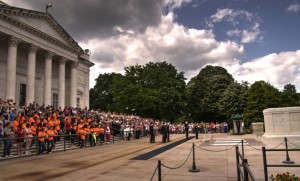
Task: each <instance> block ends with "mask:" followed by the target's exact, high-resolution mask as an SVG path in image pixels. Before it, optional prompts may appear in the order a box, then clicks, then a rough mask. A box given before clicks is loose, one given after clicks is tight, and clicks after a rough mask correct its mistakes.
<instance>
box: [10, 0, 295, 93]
mask: <svg viewBox="0 0 300 181" xmlns="http://www.w3.org/2000/svg"><path fill="white" fill-rule="evenodd" d="M5 2H6V1H5ZM48 2H50V3H51V4H53V7H51V9H49V12H50V13H51V14H52V15H53V17H54V18H55V19H57V21H58V22H59V23H60V24H61V25H62V26H63V27H64V28H65V29H66V30H67V31H68V32H69V33H70V34H71V35H72V36H73V37H74V39H75V40H77V41H79V44H80V46H82V47H83V48H84V49H85V48H88V49H90V50H91V52H92V55H91V58H90V59H91V61H92V62H94V63H95V66H93V67H92V68H91V69H90V70H91V74H90V86H91V87H93V86H94V84H95V79H96V78H97V77H98V75H99V74H102V73H105V72H107V73H109V72H117V73H124V67H126V66H131V65H135V64H146V63H148V62H149V61H153V62H157V61H167V62H170V63H172V64H173V65H174V66H176V68H177V69H178V70H179V71H183V72H185V77H186V78H188V79H190V78H192V77H193V76H196V75H197V74H198V73H199V71H200V70H201V69H202V68H203V67H205V66H206V65H208V64H212V65H219V66H223V67H225V68H226V69H227V70H228V71H229V72H230V73H231V74H232V75H233V76H234V78H235V79H237V80H239V81H242V80H245V81H248V82H250V83H253V82H254V81H257V80H265V81H268V82H270V83H271V84H272V85H274V86H276V87H279V88H280V87H283V86H284V85H285V84H287V83H292V84H295V85H300V63H299V60H300V50H297V51H295V52H281V53H279V54H270V55H267V56H263V57H260V58H256V59H254V60H250V61H248V62H247V63H241V61H240V59H241V57H243V55H244V52H245V50H244V45H243V43H251V42H256V41H261V40H262V38H263V36H262V33H261V30H260V25H261V21H260V19H259V17H258V16H256V15H254V14H252V13H250V12H248V11H245V10H235V9H229V8H226V9H219V10H217V11H216V13H215V14H214V15H212V16H210V17H209V18H208V19H207V26H208V27H209V28H208V29H192V28H187V27H185V26H183V25H180V24H178V23H176V22H175V15H174V13H173V12H172V11H169V13H166V14H162V10H163V8H164V7H165V6H169V8H170V10H173V9H175V8H179V7H181V6H182V5H184V4H185V3H190V2H192V1H191V0H151V1H148V0H147V1H140V0H126V1H124V2H123V1H119V0H109V1H106V0H97V1H83V0H78V1H76V3H74V1H71V0H64V1H59V5H58V4H57V3H58V1H55V0H49V1H48ZM95 2H98V3H95ZM7 3H8V4H10V5H15V6H19V7H23V8H28V9H35V10H39V11H44V10H45V4H44V2H43V3H41V2H40V0H31V1H18V0H16V1H13V0H12V1H7ZM120 3H121V5H120ZM122 3H123V4H122ZM65 7H68V8H65ZM295 7H296V6H291V8H288V9H290V11H294V12H296V10H297V8H295ZM83 10H84V11H83ZM297 11H298V10H297ZM220 23H227V24H229V25H231V26H232V27H231V28H230V29H229V30H228V31H227V32H226V34H227V36H228V37H231V38H235V39H238V40H239V41H232V40H230V39H229V40H224V41H220V40H217V39H216V37H215V34H214V28H215V26H216V25H217V24H220ZM241 27H243V28H241ZM297 89H298V90H300V87H297Z"/></svg>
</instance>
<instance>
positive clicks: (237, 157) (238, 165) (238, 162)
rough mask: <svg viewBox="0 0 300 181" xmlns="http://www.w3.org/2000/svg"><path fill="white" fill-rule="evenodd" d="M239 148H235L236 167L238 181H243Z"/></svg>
mask: <svg viewBox="0 0 300 181" xmlns="http://www.w3.org/2000/svg"><path fill="white" fill-rule="evenodd" d="M238 152H239V147H238V146H235V157H236V167H237V176H238V181H241V172H240V157H239V154H238Z"/></svg>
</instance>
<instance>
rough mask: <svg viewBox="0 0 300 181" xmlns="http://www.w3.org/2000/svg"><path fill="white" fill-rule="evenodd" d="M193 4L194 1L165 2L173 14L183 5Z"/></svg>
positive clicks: (169, 0)
mask: <svg viewBox="0 0 300 181" xmlns="http://www.w3.org/2000/svg"><path fill="white" fill-rule="evenodd" d="M190 2H192V0H164V5H165V6H166V7H169V10H170V11H171V12H172V11H173V10H174V9H176V8H180V7H181V6H182V5H183V4H187V3H190Z"/></svg>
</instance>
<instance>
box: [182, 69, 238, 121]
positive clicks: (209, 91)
mask: <svg viewBox="0 0 300 181" xmlns="http://www.w3.org/2000/svg"><path fill="white" fill-rule="evenodd" d="M233 82H234V79H233V77H232V75H230V74H229V73H228V72H227V70H226V69H224V68H223V67H220V66H211V65H208V66H206V67H205V68H203V69H202V70H201V71H200V72H199V74H198V75H197V76H196V77H193V78H192V79H191V81H190V82H189V83H188V85H187V95H188V109H189V111H190V116H191V119H193V120H194V121H200V120H203V121H209V120H216V119H222V118H224V117H223V116H222V114H220V111H219V107H220V106H219V101H220V99H221V97H222V94H223V92H224V91H225V90H226V89H227V87H228V86H229V85H230V84H231V83H233Z"/></svg>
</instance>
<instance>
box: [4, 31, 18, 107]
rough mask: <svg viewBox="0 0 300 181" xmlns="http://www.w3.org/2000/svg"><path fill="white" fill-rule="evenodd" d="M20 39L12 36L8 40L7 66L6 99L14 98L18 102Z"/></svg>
mask: <svg viewBox="0 0 300 181" xmlns="http://www.w3.org/2000/svg"><path fill="white" fill-rule="evenodd" d="M19 42H20V39H17V38H16V37H14V36H11V37H10V40H9V42H8V53H7V68H6V85H5V89H6V90H5V93H6V96H5V97H6V100H7V99H13V101H14V102H16V77H17V75H16V74H17V47H18V44H19Z"/></svg>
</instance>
